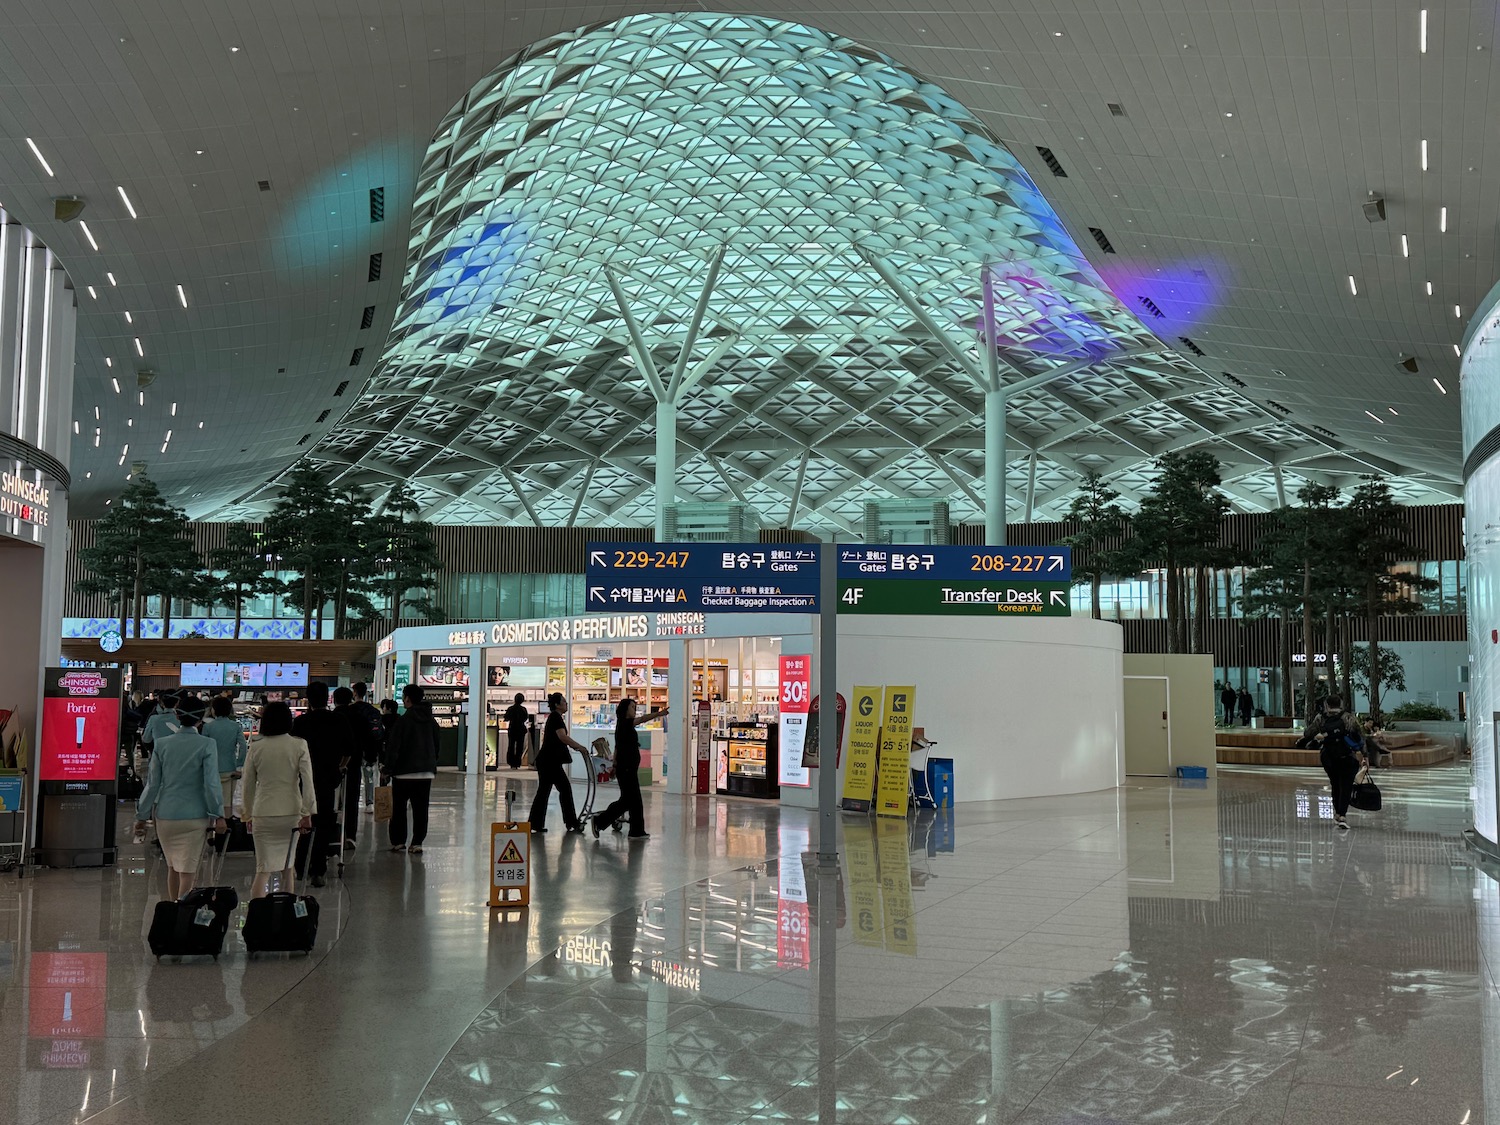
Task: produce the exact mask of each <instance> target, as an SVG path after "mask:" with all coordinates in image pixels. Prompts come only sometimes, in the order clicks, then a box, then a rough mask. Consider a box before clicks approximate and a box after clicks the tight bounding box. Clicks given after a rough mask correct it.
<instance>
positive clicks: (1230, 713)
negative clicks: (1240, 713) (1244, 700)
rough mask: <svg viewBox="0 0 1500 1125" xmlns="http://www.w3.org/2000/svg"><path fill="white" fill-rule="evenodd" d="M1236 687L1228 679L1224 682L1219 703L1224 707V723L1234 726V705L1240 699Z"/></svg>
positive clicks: (1227, 725)
mask: <svg viewBox="0 0 1500 1125" xmlns="http://www.w3.org/2000/svg"><path fill="white" fill-rule="evenodd" d="M1238 698H1239V697H1238V696H1236V695H1235V692H1234V688H1232V687H1230V686H1229V683H1228V681H1226V682H1225V684H1224V690H1223V691H1221V692H1219V703H1220V705H1221V706H1222V707H1223V708H1224V725H1225V726H1226V727H1232V726H1234V705H1235V703H1236V702H1237V701H1238Z"/></svg>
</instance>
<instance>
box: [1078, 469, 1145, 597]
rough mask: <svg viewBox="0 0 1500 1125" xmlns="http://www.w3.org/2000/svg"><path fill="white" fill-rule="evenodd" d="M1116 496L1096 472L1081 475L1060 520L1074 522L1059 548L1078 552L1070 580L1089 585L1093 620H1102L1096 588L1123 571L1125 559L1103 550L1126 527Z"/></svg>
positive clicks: (1114, 550) (1124, 516)
mask: <svg viewBox="0 0 1500 1125" xmlns="http://www.w3.org/2000/svg"><path fill="white" fill-rule="evenodd" d="M1119 499H1120V494H1119V493H1118V492H1116V491H1115V490H1114V489H1112V488H1110V487H1109V485H1107V484H1105V483H1104V477H1103V475H1102V474H1101V473H1099V472H1098V471H1097V470H1096V469H1090V470H1088V471H1087V472H1086V473H1084V475H1083V480H1082V481H1081V482H1080V484H1079V486H1078V495H1077V496H1075V497H1073V502H1072V504H1070V505H1069V506H1068V511H1067V514H1066V515H1065V516H1064V517H1063V518H1064V519H1069V520H1076V521H1077V522H1078V525H1079V527H1078V531H1077V532H1076V533H1075V534H1073V535H1070V536H1068V537H1067V538H1066V539H1064V540H1062V545H1063V546H1065V547H1071V548H1072V549H1073V550H1074V551H1075V552H1081V553H1082V558H1081V559H1080V557H1079V556H1078V555H1075V556H1074V559H1073V579H1074V581H1075V582H1087V583H1088V584H1089V604H1090V606H1091V607H1092V612H1093V617H1094V620H1096V621H1097V620H1099V618H1100V617H1101V616H1102V615H1101V612H1100V606H1099V588H1100V586H1101V585H1102V584H1103V582H1104V579H1105V577H1106V576H1107V575H1110V574H1118V573H1120V571H1121V570H1123V569H1125V568H1126V565H1127V564H1126V561H1125V560H1126V556H1125V554H1124V552H1122V551H1120V550H1119V549H1113V550H1112V549H1110V548H1108V547H1107V546H1106V544H1107V543H1109V542H1110V541H1112V540H1117V539H1119V538H1120V536H1121V535H1123V534H1124V533H1125V530H1126V528H1128V527H1129V526H1130V524H1129V517H1127V516H1126V515H1125V512H1124V510H1123V509H1122V508H1121V507H1120V505H1119V503H1118V501H1119Z"/></svg>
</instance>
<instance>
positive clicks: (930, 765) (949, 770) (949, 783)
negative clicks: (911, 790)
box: [927, 758, 953, 809]
mask: <svg viewBox="0 0 1500 1125" xmlns="http://www.w3.org/2000/svg"><path fill="white" fill-rule="evenodd" d="M927 788H928V790H929V791H930V792H931V793H932V800H933V803H934V804H935V805H936V807H938V808H940V809H951V808H952V807H953V759H952V758H928V759H927Z"/></svg>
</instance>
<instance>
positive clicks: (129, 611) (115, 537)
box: [77, 472, 196, 638]
mask: <svg viewBox="0 0 1500 1125" xmlns="http://www.w3.org/2000/svg"><path fill="white" fill-rule="evenodd" d="M190 553H192V541H191V539H190V537H189V535H188V520H187V513H186V512H184V511H183V510H182V509H181V508H178V507H176V506H174V505H172V504H170V503H168V501H167V499H166V497H164V496H163V495H162V493H161V489H159V488H158V487H157V486H156V482H155V481H153V480H152V479H151V478H150V477H149V476H147V475H146V474H145V473H144V472H139V473H134V474H132V476H131V479H130V480H129V481H128V482H127V483H126V485H125V488H124V490H123V491H121V493H120V495H119V496H118V497H117V498H116V501H115V503H114V504H112V505H110V506H109V510H108V511H107V512H105V514H104V516H103V517H102V518H101V519H99V521H98V522H97V523H96V524H95V525H94V545H93V546H92V547H86V548H84V549H82V550H81V551H80V552H79V561H80V562H81V563H82V565H83V568H84V570H85V571H87V574H88V576H87V577H86V578H84V579H83V580H82V581H80V582H79V583H78V587H77V588H78V592H79V593H82V594H94V595H98V594H105V595H108V596H109V597H110V598H111V599H112V600H113V601H114V604H115V606H116V608H117V610H118V612H119V621H120V635H121V636H135V637H137V638H139V637H140V635H141V618H142V616H143V615H144V613H145V600H146V598H147V597H148V596H149V595H151V594H153V593H162V592H164V590H163V588H164V587H165V588H170V589H176V588H177V585H178V582H179V576H180V574H181V572H183V571H189V572H191V571H193V570H196V565H195V564H193V563H192V562H191V560H190V559H189V557H188V556H189V554H190ZM170 612H171V611H170V608H168V609H167V615H168V617H169V618H170ZM130 621H133V623H134V632H133V633H132V632H131V631H130V630H129V629H127V628H126V624H127V622H130Z"/></svg>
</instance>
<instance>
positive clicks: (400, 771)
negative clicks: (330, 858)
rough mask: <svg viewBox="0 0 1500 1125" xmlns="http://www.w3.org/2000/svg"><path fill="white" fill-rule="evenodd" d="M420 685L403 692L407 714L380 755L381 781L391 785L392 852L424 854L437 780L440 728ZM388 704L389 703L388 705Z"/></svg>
mask: <svg viewBox="0 0 1500 1125" xmlns="http://www.w3.org/2000/svg"><path fill="white" fill-rule="evenodd" d="M425 695H426V693H425V692H424V691H423V690H422V687H421V685H419V684H407V685H406V686H405V687H404V688H402V689H401V702H402V703H404V704H406V713H405V714H404V715H402V716H401V717H400V718H398V719H397V720H396V722H395V724H394V725H392V727H391V730H390V733H389V734H388V735H387V736H386V740H385V747H384V749H382V750H381V752H380V774H381V778H382V780H384V779H386V778H389V779H390V785H391V851H393V852H410V853H411V854H412V855H421V854H422V842H423V841H424V840H426V839H427V810H428V806H429V803H430V802H431V800H432V782H433V779H434V778H436V777H437V759H438V725H437V720H436V719H434V718H433V717H432V705H431V704H430V703H428V702H427V701H426V700H425V699H424V698H423V696H425ZM386 702H387V703H389V702H390V700H387V701H386ZM408 804H410V805H411V844H410V845H409V846H408V844H407V842H406V806H407V805H408Z"/></svg>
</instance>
